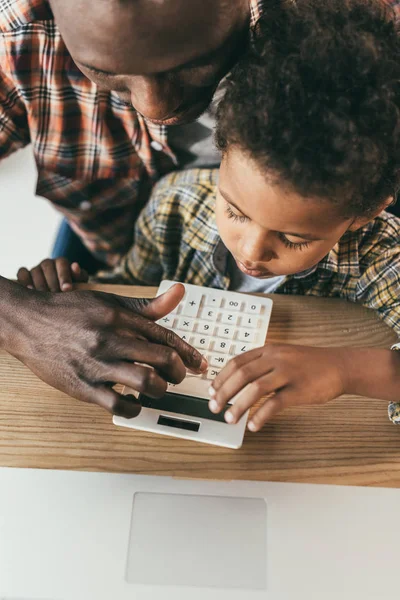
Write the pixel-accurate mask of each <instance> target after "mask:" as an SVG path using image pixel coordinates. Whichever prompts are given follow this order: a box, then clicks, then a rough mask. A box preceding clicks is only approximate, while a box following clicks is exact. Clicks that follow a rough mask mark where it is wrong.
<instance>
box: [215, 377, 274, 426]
mask: <svg viewBox="0 0 400 600" xmlns="http://www.w3.org/2000/svg"><path fill="white" fill-rule="evenodd" d="M282 385H283V383H282V379H281V378H280V377H279V375H277V374H276V373H268V374H267V375H264V376H263V377H260V378H259V379H256V380H255V381H253V382H252V383H249V384H248V385H246V386H245V387H244V388H243V389H242V390H241V391H240V392H239V393H238V394H236V396H234V397H233V399H232V400H233V401H234V404H233V405H232V407H231V408H229V410H227V411H226V413H225V420H226V422H227V423H237V422H238V421H239V419H241V417H242V416H243V415H244V413H245V412H246V411H247V410H248V409H249V408H251V407H252V406H254V405H255V404H257V402H259V401H260V400H261V398H263V397H265V396H271V394H274V393H275V390H278V389H280V388H281V387H282ZM211 402H212V401H211ZM211 402H210V410H211V411H212V412H214V411H213V410H212V408H213V406H214V405H211Z"/></svg>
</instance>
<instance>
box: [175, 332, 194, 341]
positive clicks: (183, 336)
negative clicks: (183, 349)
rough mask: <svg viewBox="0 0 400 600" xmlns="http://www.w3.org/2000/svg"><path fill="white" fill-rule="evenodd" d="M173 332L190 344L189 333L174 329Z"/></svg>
mask: <svg viewBox="0 0 400 600" xmlns="http://www.w3.org/2000/svg"><path fill="white" fill-rule="evenodd" d="M175 333H176V335H178V336H179V337H180V338H181V340H183V341H184V342H186V343H187V344H190V337H191V336H190V333H183V331H175Z"/></svg>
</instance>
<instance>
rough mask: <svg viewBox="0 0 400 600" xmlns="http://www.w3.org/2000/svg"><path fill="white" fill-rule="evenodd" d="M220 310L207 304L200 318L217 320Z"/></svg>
mask: <svg viewBox="0 0 400 600" xmlns="http://www.w3.org/2000/svg"><path fill="white" fill-rule="evenodd" d="M217 315H218V311H216V310H214V309H213V308H209V307H208V306H205V307H204V308H203V309H202V311H201V314H200V319H204V320H205V321H216V320H217Z"/></svg>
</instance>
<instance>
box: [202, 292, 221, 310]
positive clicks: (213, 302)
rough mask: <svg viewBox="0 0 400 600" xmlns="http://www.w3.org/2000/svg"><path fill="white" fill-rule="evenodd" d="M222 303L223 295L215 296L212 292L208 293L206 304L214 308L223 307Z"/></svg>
mask: <svg viewBox="0 0 400 600" xmlns="http://www.w3.org/2000/svg"><path fill="white" fill-rule="evenodd" d="M221 304H222V296H214V295H212V294H208V295H207V296H206V302H205V305H206V306H212V307H213V308H221Z"/></svg>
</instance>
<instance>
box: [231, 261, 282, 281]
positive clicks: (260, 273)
mask: <svg viewBox="0 0 400 600" xmlns="http://www.w3.org/2000/svg"><path fill="white" fill-rule="evenodd" d="M235 262H236V264H237V266H238V267H239V269H240V270H241V271H242V273H244V274H245V275H250V277H274V274H273V273H271V271H268V269H253V268H248V267H246V266H245V265H244V264H243V263H242V262H240V260H238V259H237V258H235Z"/></svg>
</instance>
